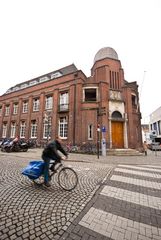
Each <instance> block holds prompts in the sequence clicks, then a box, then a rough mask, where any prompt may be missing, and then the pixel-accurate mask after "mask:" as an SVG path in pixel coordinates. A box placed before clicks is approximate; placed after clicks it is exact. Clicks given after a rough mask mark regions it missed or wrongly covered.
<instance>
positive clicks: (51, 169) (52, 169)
mask: <svg viewBox="0 0 161 240" xmlns="http://www.w3.org/2000/svg"><path fill="white" fill-rule="evenodd" d="M54 168H55V165H52V166H51V167H50V171H52V172H53V173H56V170H55V169H54Z"/></svg>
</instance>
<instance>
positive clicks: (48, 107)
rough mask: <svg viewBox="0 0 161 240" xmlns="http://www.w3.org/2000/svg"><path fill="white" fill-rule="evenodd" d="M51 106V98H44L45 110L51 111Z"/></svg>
mask: <svg viewBox="0 0 161 240" xmlns="http://www.w3.org/2000/svg"><path fill="white" fill-rule="evenodd" d="M52 106H53V98H52V96H46V98H45V109H46V110H47V109H52Z"/></svg>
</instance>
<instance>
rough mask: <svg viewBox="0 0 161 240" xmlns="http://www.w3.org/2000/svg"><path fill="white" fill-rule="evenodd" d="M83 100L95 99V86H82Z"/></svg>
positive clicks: (93, 100) (94, 100)
mask: <svg viewBox="0 0 161 240" xmlns="http://www.w3.org/2000/svg"><path fill="white" fill-rule="evenodd" d="M84 101H85V102H96V101H97V88H84Z"/></svg>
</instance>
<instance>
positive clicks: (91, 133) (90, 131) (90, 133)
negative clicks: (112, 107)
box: [88, 124, 93, 140]
mask: <svg viewBox="0 0 161 240" xmlns="http://www.w3.org/2000/svg"><path fill="white" fill-rule="evenodd" d="M92 139H93V125H92V124H89V125H88V140H92Z"/></svg>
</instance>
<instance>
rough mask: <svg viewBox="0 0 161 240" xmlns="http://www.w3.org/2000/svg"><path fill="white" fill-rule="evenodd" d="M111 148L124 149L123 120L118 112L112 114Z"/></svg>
mask: <svg viewBox="0 0 161 240" xmlns="http://www.w3.org/2000/svg"><path fill="white" fill-rule="evenodd" d="M111 120H112V129H111V130H112V148H124V122H123V121H124V120H123V118H122V115H121V113H120V112H118V111H114V112H113V113H112V119H111Z"/></svg>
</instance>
